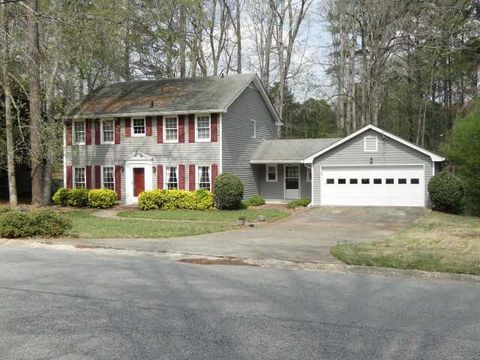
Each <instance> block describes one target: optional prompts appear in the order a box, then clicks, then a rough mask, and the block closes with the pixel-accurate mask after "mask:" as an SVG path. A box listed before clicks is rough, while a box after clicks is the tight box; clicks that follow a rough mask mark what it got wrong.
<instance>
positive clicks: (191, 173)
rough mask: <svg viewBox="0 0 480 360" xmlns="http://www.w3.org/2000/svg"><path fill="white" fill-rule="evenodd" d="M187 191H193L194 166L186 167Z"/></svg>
mask: <svg viewBox="0 0 480 360" xmlns="http://www.w3.org/2000/svg"><path fill="white" fill-rule="evenodd" d="M188 190H190V191H194V190H195V165H190V166H189V167H188Z"/></svg>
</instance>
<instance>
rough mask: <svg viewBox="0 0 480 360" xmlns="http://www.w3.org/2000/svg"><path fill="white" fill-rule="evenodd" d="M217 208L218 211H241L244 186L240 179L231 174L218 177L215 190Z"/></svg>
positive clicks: (227, 173) (226, 173)
mask: <svg viewBox="0 0 480 360" xmlns="http://www.w3.org/2000/svg"><path fill="white" fill-rule="evenodd" d="M213 194H214V197H215V206H216V207H217V208H218V209H228V210H233V209H239V208H241V207H242V198H243V184H242V181H241V180H240V178H239V177H238V176H236V175H234V174H232V173H230V172H225V173H223V174H220V175H218V176H217V179H216V180H215V187H214V190H213Z"/></svg>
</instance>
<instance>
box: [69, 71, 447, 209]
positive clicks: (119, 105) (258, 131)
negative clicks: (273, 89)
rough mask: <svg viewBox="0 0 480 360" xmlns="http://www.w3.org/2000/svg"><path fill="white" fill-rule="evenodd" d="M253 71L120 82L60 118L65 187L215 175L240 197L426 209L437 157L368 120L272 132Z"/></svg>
mask: <svg viewBox="0 0 480 360" xmlns="http://www.w3.org/2000/svg"><path fill="white" fill-rule="evenodd" d="M280 125H281V120H280V119H279V117H278V114H277V113H276V111H275V109H274V107H273V106H272V103H271V102H270V100H269V98H268V96H267V94H266V92H265V89H264V88H263V86H262V84H261V82H260V80H259V79H258V77H257V76H256V75H251V74H242V75H229V76H225V77H216V76H214V77H204V78H193V79H165V80H147V81H131V82H120V83H116V84H112V85H106V86H104V87H101V88H99V89H97V90H96V91H94V92H93V93H91V94H89V95H88V96H87V97H86V98H85V99H84V100H83V102H82V103H81V104H80V105H79V106H78V107H76V108H75V109H74V110H73V111H72V112H71V113H70V114H69V115H68V117H67V120H66V124H65V132H64V182H65V187H67V188H108V189H113V190H115V191H116V192H117V195H118V199H119V200H120V201H121V202H122V203H126V204H132V203H136V202H137V201H138V195H139V194H140V193H141V192H142V191H144V190H151V189H156V188H158V189H185V190H195V189H208V190H212V189H213V184H214V181H215V178H216V176H217V175H218V174H220V173H222V172H226V171H229V172H233V173H234V174H236V175H237V176H239V177H240V179H241V180H242V182H243V184H244V187H245V197H249V196H252V195H254V194H260V195H263V196H264V197H265V198H266V199H267V200H285V199H296V198H300V197H305V198H311V199H312V205H372V206H375V205H382V206H385V205H395V206H399V205H401V206H425V205H428V203H429V195H428V190H427V185H428V180H429V179H430V177H431V176H432V175H433V174H435V172H436V171H438V167H439V163H440V162H442V161H443V160H444V159H443V158H441V157H440V156H438V155H436V154H433V153H431V152H429V151H427V150H425V149H422V148H420V147H418V146H415V145H414V144H411V143H409V142H407V141H405V140H403V139H401V138H399V137H397V136H395V135H393V134H390V133H388V132H386V131H383V130H381V129H379V128H377V127H375V126H372V125H369V126H366V127H364V128H362V129H360V130H359V131H357V132H355V133H353V134H350V135H349V136H347V137H344V138H341V139H288V140H282V139H276V134H277V128H278V126H280Z"/></svg>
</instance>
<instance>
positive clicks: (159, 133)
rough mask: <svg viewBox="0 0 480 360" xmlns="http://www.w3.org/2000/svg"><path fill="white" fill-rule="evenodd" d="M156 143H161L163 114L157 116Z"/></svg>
mask: <svg viewBox="0 0 480 360" xmlns="http://www.w3.org/2000/svg"><path fill="white" fill-rule="evenodd" d="M157 143H158V144H161V143H163V116H157Z"/></svg>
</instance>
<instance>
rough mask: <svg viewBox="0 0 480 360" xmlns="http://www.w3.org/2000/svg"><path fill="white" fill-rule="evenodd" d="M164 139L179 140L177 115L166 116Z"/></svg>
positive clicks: (164, 120)
mask: <svg viewBox="0 0 480 360" xmlns="http://www.w3.org/2000/svg"><path fill="white" fill-rule="evenodd" d="M163 127H164V128H165V131H164V135H163V136H164V137H165V138H164V141H165V142H178V118H177V117H176V116H170V117H165V118H164V119H163Z"/></svg>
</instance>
